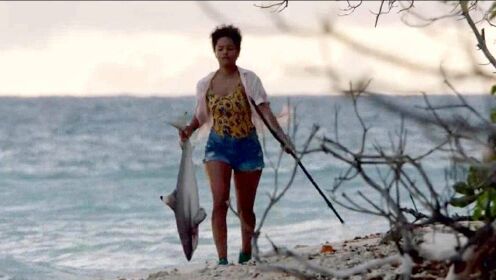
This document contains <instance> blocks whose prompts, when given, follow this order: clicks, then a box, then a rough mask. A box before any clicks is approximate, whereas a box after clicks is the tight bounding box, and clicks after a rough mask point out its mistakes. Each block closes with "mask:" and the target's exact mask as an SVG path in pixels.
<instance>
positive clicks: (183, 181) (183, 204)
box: [160, 122, 207, 261]
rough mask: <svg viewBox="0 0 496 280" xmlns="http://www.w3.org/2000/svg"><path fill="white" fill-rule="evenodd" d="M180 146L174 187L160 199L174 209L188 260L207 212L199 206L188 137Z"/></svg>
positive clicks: (194, 248) (179, 126)
mask: <svg viewBox="0 0 496 280" xmlns="http://www.w3.org/2000/svg"><path fill="white" fill-rule="evenodd" d="M169 124H170V125H172V126H174V127H175V128H177V129H181V128H182V127H183V125H181V124H178V123H171V122H170V123H169ZM180 146H181V150H182V153H181V162H180V164H179V173H178V176H177V185H176V188H175V189H174V191H173V192H172V193H171V194H169V195H168V196H160V200H162V201H163V202H164V203H165V204H166V205H167V206H169V207H170V208H171V209H172V210H173V211H174V215H175V218H176V225H177V231H178V233H179V238H180V239H181V244H182V247H183V251H184V254H185V256H186V259H187V260H188V261H190V260H191V258H192V257H193V253H194V251H195V250H196V247H197V245H198V227H199V225H200V223H201V222H203V220H205V218H206V217H207V214H206V213H205V210H204V209H203V208H202V207H200V199H199V196H198V185H197V182H196V176H195V166H194V165H193V149H194V146H193V145H192V144H191V141H190V139H188V140H186V141H184V142H181V143H180Z"/></svg>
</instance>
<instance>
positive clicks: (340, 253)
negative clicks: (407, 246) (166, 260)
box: [121, 233, 397, 280]
mask: <svg viewBox="0 0 496 280" xmlns="http://www.w3.org/2000/svg"><path fill="white" fill-rule="evenodd" d="M383 237H384V234H383V233H374V234H370V235H366V236H357V237H355V238H354V239H352V240H346V241H342V242H336V243H323V244H321V245H319V246H306V245H298V246H295V247H294V248H287V249H289V250H291V251H293V252H295V253H297V254H298V255H300V256H302V257H303V258H304V259H305V260H306V261H308V262H309V263H311V264H314V265H320V266H324V267H327V268H329V269H333V270H342V269H347V268H351V267H355V266H357V265H359V264H361V263H364V262H367V261H370V260H373V259H377V258H384V257H387V256H391V255H395V254H397V249H396V247H395V246H394V245H393V244H392V243H389V244H384V243H382V242H381V240H382V239H383ZM277 265H282V266H285V267H287V268H298V269H303V265H302V264H301V263H300V262H299V261H297V260H295V259H294V258H291V257H286V256H280V255H275V254H274V253H273V252H272V253H265V254H263V258H262V261H261V262H259V263H256V262H255V261H254V260H252V261H250V262H249V263H247V264H244V265H239V264H237V263H233V262H232V261H231V263H230V264H229V265H226V266H219V265H217V264H216V263H215V262H214V261H213V260H212V261H207V262H206V263H205V264H203V265H196V266H195V265H191V266H183V267H173V268H169V269H166V270H163V271H160V272H156V273H152V274H150V275H148V277H146V278H122V279H121V280H124V279H126V280H132V279H133V280H134V279H147V280H165V279H175V280H180V279H184V280H189V279H201V280H211V279H261V280H271V279H274V280H275V279H299V278H298V277H297V276H294V275H290V274H289V273H287V272H283V271H274V270H273V268H272V267H271V266H277ZM396 268H397V265H394V264H393V265H385V266H382V267H380V268H377V269H369V270H368V271H367V272H366V273H365V274H358V275H355V276H353V277H351V278H350V279H394V278H395V273H394V271H395V269H396ZM317 277H318V279H330V278H326V277H319V276H318V275H317Z"/></svg>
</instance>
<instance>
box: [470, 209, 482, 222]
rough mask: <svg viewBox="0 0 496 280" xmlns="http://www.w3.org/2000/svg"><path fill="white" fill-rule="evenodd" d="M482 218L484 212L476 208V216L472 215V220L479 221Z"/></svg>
mask: <svg viewBox="0 0 496 280" xmlns="http://www.w3.org/2000/svg"><path fill="white" fill-rule="evenodd" d="M481 217H482V210H481V209H480V208H475V209H474V214H472V219H474V220H475V221H478V220H480V219H481Z"/></svg>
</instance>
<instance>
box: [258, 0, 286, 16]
mask: <svg viewBox="0 0 496 280" xmlns="http://www.w3.org/2000/svg"><path fill="white" fill-rule="evenodd" d="M288 4H289V1H287V0H286V1H278V2H276V3H273V4H269V5H257V4H254V5H253V6H255V7H257V8H262V9H270V8H274V7H277V9H276V12H278V13H280V12H282V11H283V10H284V9H286V8H287V7H288Z"/></svg>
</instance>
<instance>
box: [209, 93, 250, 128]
mask: <svg viewBox="0 0 496 280" xmlns="http://www.w3.org/2000/svg"><path fill="white" fill-rule="evenodd" d="M207 104H208V109H209V111H210V112H211V114H212V118H213V126H212V128H213V129H214V130H215V132H217V134H219V135H229V136H232V137H236V138H242V137H246V136H248V135H249V134H250V132H251V131H252V130H253V129H254V128H255V126H254V125H253V123H252V122H251V109H250V104H249V103H248V99H246V95H245V94H244V92H243V86H242V85H241V83H239V84H238V85H237V86H236V88H235V90H234V92H232V93H230V94H228V95H226V96H217V95H215V94H214V92H213V91H212V89H211V88H210V89H209V90H208V93H207Z"/></svg>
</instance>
